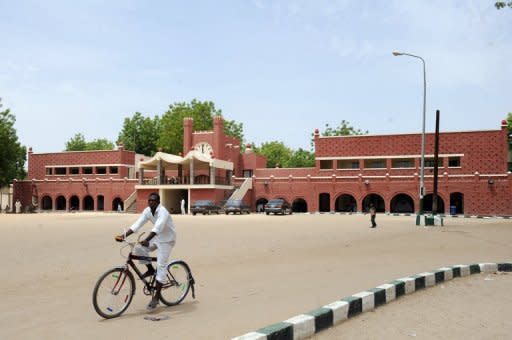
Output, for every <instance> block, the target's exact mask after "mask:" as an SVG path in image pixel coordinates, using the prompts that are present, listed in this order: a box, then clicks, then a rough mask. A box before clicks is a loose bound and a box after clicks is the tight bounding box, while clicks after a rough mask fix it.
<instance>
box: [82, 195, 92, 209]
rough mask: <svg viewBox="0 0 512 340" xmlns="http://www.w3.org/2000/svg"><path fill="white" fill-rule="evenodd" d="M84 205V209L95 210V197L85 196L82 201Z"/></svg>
mask: <svg viewBox="0 0 512 340" xmlns="http://www.w3.org/2000/svg"><path fill="white" fill-rule="evenodd" d="M82 207H83V210H88V211H91V210H94V198H92V197H91V196H90V195H87V196H85V197H84V199H83V201H82Z"/></svg>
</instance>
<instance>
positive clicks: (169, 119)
mask: <svg viewBox="0 0 512 340" xmlns="http://www.w3.org/2000/svg"><path fill="white" fill-rule="evenodd" d="M217 114H219V115H220V114H221V111H220V110H217V109H216V108H215V104H214V103H213V102H208V101H206V102H201V101H198V100H196V99H194V100H192V102H190V103H185V102H182V103H174V104H171V105H169V110H167V112H165V113H164V114H163V115H162V121H161V128H162V129H161V133H160V136H159V138H158V145H159V146H160V147H162V148H163V150H164V151H165V152H168V153H172V154H175V155H177V154H178V153H180V152H182V151H183V119H184V118H185V117H190V118H193V119H194V126H193V129H194V131H205V130H211V129H212V128H213V117H214V116H215V115H217Z"/></svg>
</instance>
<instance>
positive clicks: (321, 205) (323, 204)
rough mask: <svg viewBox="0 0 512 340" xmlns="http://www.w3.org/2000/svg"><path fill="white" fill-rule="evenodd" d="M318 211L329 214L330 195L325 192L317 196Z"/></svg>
mask: <svg viewBox="0 0 512 340" xmlns="http://www.w3.org/2000/svg"><path fill="white" fill-rule="evenodd" d="M318 211H320V212H329V211H331V195H329V194H328V193H326V192H323V193H321V194H320V195H318Z"/></svg>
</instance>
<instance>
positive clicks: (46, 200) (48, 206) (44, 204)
mask: <svg viewBox="0 0 512 340" xmlns="http://www.w3.org/2000/svg"><path fill="white" fill-rule="evenodd" d="M41 209H42V210H53V202H52V198H51V197H50V196H48V195H45V196H43V198H42V199H41Z"/></svg>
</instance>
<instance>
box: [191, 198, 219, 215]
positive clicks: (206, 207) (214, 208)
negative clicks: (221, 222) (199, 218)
mask: <svg viewBox="0 0 512 340" xmlns="http://www.w3.org/2000/svg"><path fill="white" fill-rule="evenodd" d="M190 211H191V212H192V215H195V214H203V215H206V214H208V215H209V214H211V213H216V214H217V215H218V214H219V212H220V207H219V206H218V205H216V204H215V203H214V202H213V201H210V200H199V201H195V202H194V203H193V204H192V206H191V207H190Z"/></svg>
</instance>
